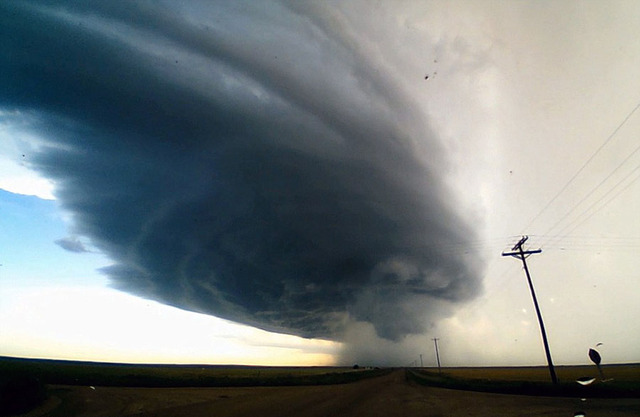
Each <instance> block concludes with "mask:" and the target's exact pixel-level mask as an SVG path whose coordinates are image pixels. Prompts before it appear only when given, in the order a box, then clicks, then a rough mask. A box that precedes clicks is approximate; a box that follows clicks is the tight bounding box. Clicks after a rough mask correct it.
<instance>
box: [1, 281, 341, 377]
mask: <svg viewBox="0 0 640 417" xmlns="http://www.w3.org/2000/svg"><path fill="white" fill-rule="evenodd" d="M3 292H4V296H5V297H7V298H9V299H12V300H13V302H11V303H8V304H3V305H2V306H1V307H0V316H1V317H2V320H3V321H4V323H3V329H4V330H3V335H2V336H3V339H5V340H4V341H3V344H2V349H1V351H0V354H1V355H4V356H13V357H26V358H42V359H62V360H79V361H91V362H114V363H159V364H161V363H167V364H216V365H222V364H228V365H232V364H241V365H269V366H307V365H314V366H328V365H334V364H335V363H334V358H333V354H335V352H336V350H337V349H338V348H339V344H336V343H334V342H329V341H322V340H309V339H303V338H300V337H296V336H288V335H282V334H276V333H270V332H266V331H263V330H259V329H255V328H252V327H249V326H242V325H238V324H235V323H231V322H229V321H226V320H222V319H218V318H216V317H212V316H208V315H205V314H198V313H192V312H188V311H184V310H180V309H177V308H173V307H170V306H166V305H163V304H161V303H158V302H155V301H151V300H144V299H141V298H138V297H134V296H132V295H128V294H125V293H122V292H119V291H116V290H112V289H109V288H99V287H65V288H57V287H37V288H15V289H10V290H6V289H5V290H3ZM12 292H13V293H14V294H12ZM83 312H91V313H90V314H83Z"/></svg>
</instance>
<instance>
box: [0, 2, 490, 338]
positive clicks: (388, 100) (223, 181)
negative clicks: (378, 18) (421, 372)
mask: <svg viewBox="0 0 640 417" xmlns="http://www.w3.org/2000/svg"><path fill="white" fill-rule="evenodd" d="M172 7H175V6H174V4H173V3H171V2H169V3H167V5H165V6H163V5H162V4H157V3H153V4H151V3H147V2H135V3H134V2H113V1H112V2H77V3H76V2H69V3H62V5H61V4H60V2H41V3H39V2H29V3H22V2H3V3H2V4H1V5H0V9H1V12H0V19H2V21H1V22H0V27H2V29H0V35H1V37H2V39H3V41H2V42H1V43H0V59H1V60H2V62H1V63H0V65H1V67H2V72H3V73H2V74H1V76H0V91H2V93H1V95H0V107H1V108H4V109H11V110H14V111H15V110H19V111H20V112H23V113H24V114H26V113H29V114H30V120H37V122H33V123H32V129H33V131H35V132H36V133H37V134H38V135H39V136H40V137H42V138H44V139H46V140H47V143H48V145H47V146H44V147H41V148H40V150H39V154H38V155H37V156H36V157H34V158H33V160H34V161H35V162H34V168H35V169H38V170H40V171H41V172H42V173H43V174H45V175H46V176H47V177H49V178H52V179H54V180H55V182H56V184H57V196H58V197H59V199H60V200H61V202H62V204H63V205H64V207H65V208H66V209H68V210H69V211H70V212H71V213H73V215H74V220H75V225H76V228H77V230H78V232H79V233H80V234H83V235H86V236H88V237H90V238H91V239H92V243H93V244H95V245H96V246H97V247H99V248H101V249H102V250H103V251H105V252H106V253H108V254H109V255H110V256H111V257H112V258H113V259H114V261H115V262H116V263H115V265H114V266H112V267H110V268H108V269H107V270H106V272H107V273H108V274H109V276H110V277H111V278H112V280H113V282H114V283H115V285H116V286H117V287H118V288H121V289H124V290H126V291H129V292H132V293H135V294H139V295H141V296H144V297H148V298H153V299H157V300H160V301H162V302H165V303H168V304H172V305H175V306H178V307H182V308H186V309H190V310H195V311H200V312H207V313H212V314H215V315H217V316H220V317H223V318H227V319H231V320H234V321H238V322H242V323H247V324H252V325H256V326H259V327H262V328H265V329H270V330H277V331H282V332H288V333H294V334H298V335H302V336H307V337H328V338H340V334H341V332H342V330H343V327H344V325H345V323H346V322H347V321H348V320H353V321H363V322H369V323H371V324H372V325H373V326H374V327H375V329H376V331H377V333H378V334H379V335H380V336H382V337H385V338H388V339H394V340H397V339H399V338H401V337H402V336H404V335H406V334H410V333H417V332H420V331H422V330H423V328H424V326H425V324H427V323H428V321H429V319H430V317H434V314H435V312H434V311H431V309H432V307H430V304H429V303H428V302H425V301H428V300H430V299H441V300H449V301H453V302H455V301H460V300H466V299H469V298H470V297H472V296H473V295H475V293H476V292H477V290H478V287H479V282H478V279H479V271H478V270H477V265H475V264H472V263H469V262H468V261H467V260H465V259H464V258H460V257H458V256H457V255H456V254H454V253H451V252H447V251H444V250H442V249H441V248H443V247H445V246H446V245H447V244H451V243H452V242H457V241H460V240H463V239H466V238H468V237H469V236H470V235H473V233H472V231H471V227H470V225H469V224H468V221H467V220H465V218H464V217H463V216H461V215H460V214H459V213H457V211H456V209H455V206H454V203H453V199H452V196H451V195H450V193H449V192H448V191H447V188H446V186H445V182H444V179H443V178H444V176H445V175H446V170H447V169H448V163H447V159H446V155H445V154H444V153H443V149H442V146H441V145H440V144H439V143H438V141H437V140H436V137H435V135H434V134H433V132H432V131H430V130H429V128H428V127H427V126H425V124H424V123H423V122H422V121H421V116H420V115H419V114H418V113H417V112H415V111H414V110H413V108H414V107H415V105H414V103H412V102H411V101H410V100H409V99H408V98H407V97H405V96H404V95H403V94H402V93H401V91H403V90H402V88H400V86H399V85H398V84H397V81H396V80H394V77H393V75H392V74H388V73H387V72H386V71H385V69H384V67H382V66H380V65H377V64H376V63H375V61H374V60H370V59H368V57H367V51H366V50H365V49H362V48H359V47H358V45H357V42H354V39H353V37H352V36H350V35H349V34H348V33H347V32H346V31H345V30H343V29H344V28H342V29H341V26H337V25H334V24H333V21H332V20H331V16H330V15H329V14H328V13H325V12H326V11H325V12H323V10H322V9H319V10H314V9H310V8H309V9H308V8H306V7H301V6H300V5H298V4H297V3H296V7H293V6H292V7H291V8H287V7H285V6H283V5H282V4H281V3H277V2H273V3H267V2H258V3H254V2H246V3H241V2H229V3H227V2H220V4H215V3H214V4H212V3H209V2H205V3H202V4H200V3H187V4H186V5H183V6H182V8H181V9H180V10H175V9H173V8H172ZM420 81H421V80H420V78H419V77H417V81H416V82H420ZM400 317H402V319H401V320H399V318H400Z"/></svg>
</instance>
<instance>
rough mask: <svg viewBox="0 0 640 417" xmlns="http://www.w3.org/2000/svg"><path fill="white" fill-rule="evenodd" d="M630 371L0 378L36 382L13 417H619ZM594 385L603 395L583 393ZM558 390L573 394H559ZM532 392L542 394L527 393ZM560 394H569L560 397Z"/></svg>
mask: <svg viewBox="0 0 640 417" xmlns="http://www.w3.org/2000/svg"><path fill="white" fill-rule="evenodd" d="M639 369H640V368H639V367H638V365H616V366H607V367H604V373H605V377H607V378H614V381H610V382H606V383H602V382H601V381H597V382H595V383H594V384H593V386H589V387H583V386H580V385H579V384H577V383H576V382H575V380H574V378H576V377H581V376H589V375H593V376H595V373H597V370H596V369H595V367H558V369H557V371H558V375H559V377H560V379H561V384H559V385H560V387H559V388H558V386H553V385H552V384H551V383H549V382H547V381H548V378H549V377H548V371H547V368H546V367H525V368H443V373H442V375H439V374H438V372H437V369H428V368H427V369H416V368H411V369H368V370H363V369H358V370H353V369H351V368H332V367H317V368H316V367H309V368H307V367H299V368H290V367H245V366H240V367H239V366H209V367H207V366H163V365H143V366H140V365H115V364H91V363H77V362H59V361H30V360H15V359H8V358H3V359H0V371H2V373H3V374H7V373H13V374H21V373H22V374H24V373H25V372H27V371H28V373H30V374H31V375H37V377H38V378H42V379H43V380H44V382H45V383H46V393H47V396H46V399H45V400H44V402H42V403H40V404H39V405H38V406H36V407H35V408H31V411H28V412H24V413H23V414H21V416H23V417H73V416H81V417H100V416H105V417H114V416H147V417H152V416H155V417H169V416H180V417H184V416H193V417H199V416H211V415H215V416H220V417H225V416H254V415H259V416H261V417H262V416H264V417H270V416H279V417H287V416H296V417H305V416H327V415H335V416H385V417H388V416H394V415H401V416H406V417H412V416H458V415H464V416H476V417H487V416H496V415H522V416H528V415H531V416H534V415H545V416H550V417H554V416H573V415H574V414H575V413H577V412H579V411H581V412H584V413H585V415H588V416H589V417H593V416H613V417H616V416H621V417H622V416H624V417H626V416H638V415H640V391H633V389H637V388H638V387H639V386H640V374H639V373H638V370H639ZM327 375H329V376H330V378H329V379H326V377H327ZM47 378H48V379H47ZM60 380H73V381H74V382H73V383H60V382H59V381H60ZM56 381H58V382H56ZM99 381H103V382H107V383H106V384H102V385H101V384H98V383H97V382H99ZM144 382H151V384H149V385H144V384H143V383H144ZM206 382H209V383H210V384H209V385H207V384H205V383H206ZM282 382H283V383H282ZM118 383H120V384H118ZM447 384H449V385H447ZM597 386H604V387H608V388H607V389H609V391H594V390H592V389H591V388H592V387H597ZM453 387H455V388H463V389H452V388H453ZM531 387H534V388H535V389H534V393H532V391H531ZM541 387H542V388H541ZM565 387H574V388H577V390H576V391H564V390H565ZM629 387H631V388H632V391H629V390H628V388H629ZM488 388H489V389H488ZM538 389H542V390H543V391H542V392H543V393H545V395H535V392H537V391H536V390H538ZM572 389H573V388H572ZM544 390H547V391H544ZM483 391H484V392H483ZM505 392H508V393H509V394H505ZM567 393H568V394H571V395H563V394H567ZM594 393H595V394H598V395H591V394H594ZM621 393H622V394H623V395H620V394H621ZM522 394H528V395H522ZM547 394H548V395H547ZM610 394H611V395H610ZM0 414H1V413H0ZM14 414H15V413H14ZM5 415H11V414H5Z"/></svg>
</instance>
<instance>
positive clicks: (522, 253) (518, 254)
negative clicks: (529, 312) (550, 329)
mask: <svg viewBox="0 0 640 417" xmlns="http://www.w3.org/2000/svg"><path fill="white" fill-rule="evenodd" d="M527 239H529V236H522V239H520V241H519V242H518V243H516V244H515V245H514V246H513V248H511V250H513V251H514V252H502V256H513V257H514V258H517V259H520V260H521V261H522V265H523V266H524V272H525V274H526V275H527V281H528V282H529V289H530V290H531V297H533V305H534V306H535V308H536V314H537V315H538V323H540V333H542V343H544V351H545V353H546V355H547V364H549V373H550V374H551V381H552V382H553V383H554V384H557V383H558V377H557V376H556V371H555V369H554V368H553V361H552V360H551V351H550V350H549V342H548V341H547V332H546V331H545V330H544V323H543V322H542V314H540V307H539V306H538V299H537V298H536V292H535V291H534V289H533V283H532V282H531V275H529V268H527V261H526V259H527V258H528V257H529V255H533V254H535V253H540V252H542V249H536V250H527V251H526V250H523V249H522V245H524V242H526V241H527Z"/></svg>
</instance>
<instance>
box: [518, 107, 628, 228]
mask: <svg viewBox="0 0 640 417" xmlns="http://www.w3.org/2000/svg"><path fill="white" fill-rule="evenodd" d="M639 108H640V102H638V104H637V105H636V106H635V107H634V108H633V110H631V112H629V114H627V116H626V117H625V118H624V120H622V122H620V124H618V126H617V127H616V128H615V129H614V130H613V132H611V134H610V135H609V136H608V137H607V139H606V140H605V141H604V142H603V143H602V145H600V146H599V147H598V149H596V150H595V152H594V153H593V154H592V155H591V156H590V157H589V159H587V161H586V162H585V163H584V164H582V166H581V167H580V169H578V171H577V172H576V173H575V174H573V176H572V177H571V178H570V179H569V181H567V183H566V184H565V185H564V186H563V187H562V188H561V189H560V191H558V193H557V194H556V195H555V196H553V197H552V198H551V200H549V202H548V203H547V204H546V205H545V206H544V207H543V208H542V209H541V210H540V211H539V212H538V214H536V215H535V216H533V218H532V219H531V221H529V223H528V224H527V225H526V226H525V227H524V228H523V231H526V230H527V229H528V228H529V227H531V225H532V224H533V223H534V222H535V221H536V220H537V219H538V218H539V217H540V216H541V215H542V214H543V213H544V212H545V211H546V210H547V209H548V208H549V207H550V206H551V204H553V203H554V202H555V201H556V200H557V199H558V197H560V195H562V194H563V193H564V192H565V191H566V190H567V188H569V186H570V185H571V184H573V182H574V181H575V179H576V178H577V177H578V176H579V175H580V174H581V173H582V171H584V169H585V168H586V167H587V165H589V164H590V163H591V161H593V159H594V158H595V157H596V156H597V155H598V154H599V153H600V151H601V150H602V149H603V148H604V147H605V146H607V144H608V143H609V142H611V140H612V139H613V138H614V137H615V136H616V134H617V133H618V131H619V130H620V129H621V128H622V127H623V126H624V125H625V124H626V123H627V121H628V120H629V119H630V118H631V116H633V114H634V113H635V112H636V111H637V110H638V109H639Z"/></svg>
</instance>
